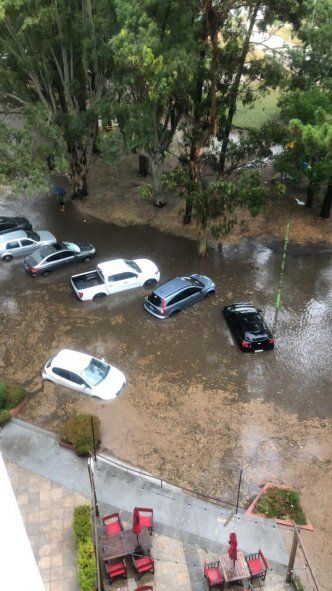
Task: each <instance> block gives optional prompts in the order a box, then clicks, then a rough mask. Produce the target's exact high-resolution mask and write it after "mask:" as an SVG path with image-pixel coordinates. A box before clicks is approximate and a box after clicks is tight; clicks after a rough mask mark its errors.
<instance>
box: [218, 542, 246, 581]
mask: <svg viewBox="0 0 332 591" xmlns="http://www.w3.org/2000/svg"><path fill="white" fill-rule="evenodd" d="M219 560H220V568H221V572H222V574H223V577H224V579H225V583H232V582H233V581H240V580H241V579H243V581H245V580H248V579H249V578H250V571H249V568H248V565H247V563H246V561H245V557H244V554H243V552H241V551H240V550H238V552H237V560H236V561H235V567H234V568H233V564H234V561H233V560H232V559H231V558H230V557H229V556H228V554H224V555H223V556H219Z"/></svg>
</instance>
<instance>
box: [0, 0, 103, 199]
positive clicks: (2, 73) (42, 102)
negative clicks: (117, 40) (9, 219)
mask: <svg viewBox="0 0 332 591" xmlns="http://www.w3.org/2000/svg"><path fill="white" fill-rule="evenodd" d="M105 15H107V17H105ZM113 27H114V18H113V15H112V5H111V3H110V2H107V0H105V2H104V1H103V0H99V1H97V2H93V1H92V0H80V1H79V0H72V1H71V2H65V1H64V0H21V1H19V2H16V1H15V0H1V5H0V51H1V64H0V80H1V82H0V101H1V104H2V105H3V106H5V108H6V110H7V112H10V111H11V112H14V113H15V114H16V116H20V117H21V119H22V120H23V122H24V116H25V113H26V111H27V110H28V111H29V113H30V114H31V112H33V110H31V107H33V106H34V107H38V109H37V110H38V113H39V117H38V119H36V126H37V125H39V132H40V141H43V136H44V130H43V127H44V128H45V127H46V126H48V127H51V126H53V127H57V128H58V130H59V135H60V136H61V137H62V138H63V140H64V145H65V146H66V156H67V158H68V162H69V175H70V179H71V182H72V190H73V194H74V195H77V196H79V197H83V196H85V195H87V192H88V187H87V175H88V170H89V161H90V156H91V153H92V149H93V145H94V143H95V137H96V133H97V109H98V104H99V102H100V100H101V98H102V96H103V94H104V92H105V88H106V82H107V80H108V79H109V78H110V76H111V68H112V59H111V52H110V50H109V47H108V39H109V37H110V36H111V34H112V32H113ZM17 172H18V174H20V171H19V170H18V171H17Z"/></svg>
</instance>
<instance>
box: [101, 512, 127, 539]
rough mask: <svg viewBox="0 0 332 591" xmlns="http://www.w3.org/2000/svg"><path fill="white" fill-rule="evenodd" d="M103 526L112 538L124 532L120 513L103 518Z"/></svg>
mask: <svg viewBox="0 0 332 591" xmlns="http://www.w3.org/2000/svg"><path fill="white" fill-rule="evenodd" d="M103 524H104V528H105V531H106V533H107V534H108V535H109V536H111V535H112V534H117V533H118V532H120V531H122V530H123V525H122V522H121V519H120V515H119V513H112V514H111V515H105V517H103Z"/></svg>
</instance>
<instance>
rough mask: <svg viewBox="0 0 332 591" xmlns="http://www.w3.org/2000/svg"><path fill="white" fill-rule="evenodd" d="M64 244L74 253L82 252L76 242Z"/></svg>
mask: <svg viewBox="0 0 332 591" xmlns="http://www.w3.org/2000/svg"><path fill="white" fill-rule="evenodd" d="M62 244H64V245H65V246H66V248H68V250H71V251H72V252H76V253H79V252H81V249H80V247H79V246H78V244H75V242H63V243H62Z"/></svg>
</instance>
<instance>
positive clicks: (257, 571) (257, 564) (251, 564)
mask: <svg viewBox="0 0 332 591" xmlns="http://www.w3.org/2000/svg"><path fill="white" fill-rule="evenodd" d="M246 563H247V565H248V568H249V571H250V582H251V583H252V581H253V580H255V579H261V581H265V577H266V573H267V570H268V568H269V565H268V563H267V560H266V558H265V556H264V554H263V552H262V550H261V549H259V550H258V552H256V553H255V554H248V555H247V556H246Z"/></svg>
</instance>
